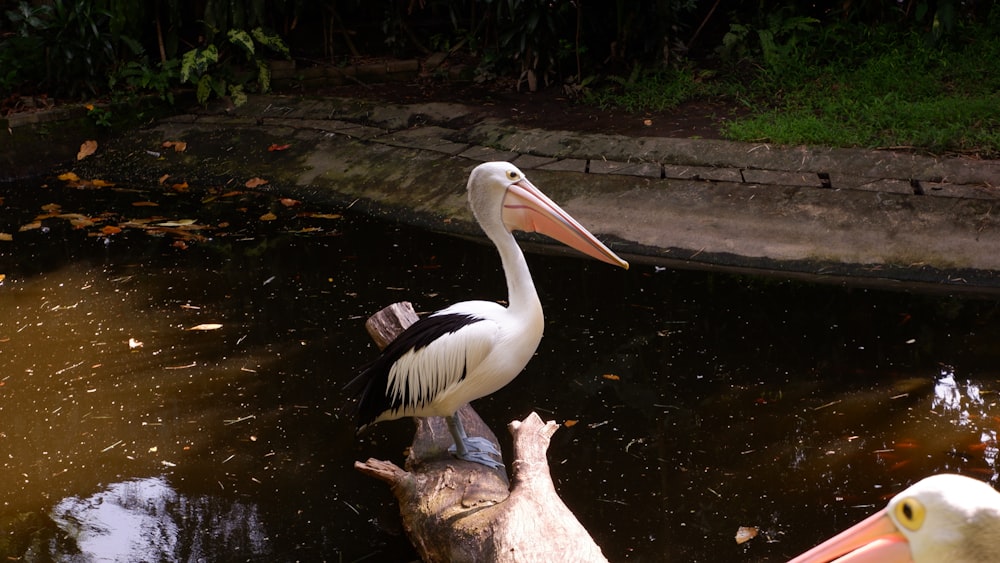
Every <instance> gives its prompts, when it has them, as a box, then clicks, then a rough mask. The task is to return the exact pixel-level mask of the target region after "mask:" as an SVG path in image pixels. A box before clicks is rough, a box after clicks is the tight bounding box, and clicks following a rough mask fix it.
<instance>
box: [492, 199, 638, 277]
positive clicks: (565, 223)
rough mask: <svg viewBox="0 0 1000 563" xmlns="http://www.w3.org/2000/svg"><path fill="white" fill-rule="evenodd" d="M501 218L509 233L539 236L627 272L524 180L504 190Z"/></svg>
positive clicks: (563, 212) (617, 260)
mask: <svg viewBox="0 0 1000 563" xmlns="http://www.w3.org/2000/svg"><path fill="white" fill-rule="evenodd" d="M501 217H502V218H503V222H504V225H506V226H507V228H508V229H510V230H519V231H525V232H529V233H530V232H536V233H542V234H543V235H548V236H550V237H552V238H554V239H556V240H557V241H559V242H561V243H563V244H565V245H566V246H569V247H571V248H575V249H577V250H579V251H580V252H582V253H584V254H586V255H587V256H590V257H592V258H596V259H598V260H600V261H602V262H607V263H608V264H612V265H614V266H621V267H622V268H625V269H626V270H627V269H628V262H626V261H624V260H622V259H621V258H619V257H618V255H617V254H615V253H614V252H612V251H611V249H610V248H608V247H606V246H604V244H603V243H601V241H599V240H597V238H596V237H594V235H592V234H590V231H588V230H587V229H585V228H584V227H583V225H581V224H580V223H577V222H576V219H573V218H572V217H570V215H569V214H568V213H566V212H565V211H563V210H562V208H561V207H559V206H558V205H556V203H555V202H554V201H552V200H551V199H549V197H548V196H546V195H545V194H543V193H542V192H541V190H539V189H538V188H536V187H535V186H534V185H532V183H531V182H529V181H528V180H521V181H519V182H517V183H515V184H511V185H510V186H509V187H508V188H507V193H506V194H505V195H504V199H503V211H502V212H501Z"/></svg>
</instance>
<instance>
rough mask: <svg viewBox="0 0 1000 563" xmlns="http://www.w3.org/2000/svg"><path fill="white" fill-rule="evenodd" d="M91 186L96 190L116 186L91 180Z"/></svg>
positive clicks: (112, 183) (111, 183) (102, 181)
mask: <svg viewBox="0 0 1000 563" xmlns="http://www.w3.org/2000/svg"><path fill="white" fill-rule="evenodd" d="M90 185H92V186H94V187H95V188H110V187H112V186H114V185H115V183H114V182H105V181H104V180H91V181H90Z"/></svg>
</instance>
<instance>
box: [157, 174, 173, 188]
mask: <svg viewBox="0 0 1000 563" xmlns="http://www.w3.org/2000/svg"><path fill="white" fill-rule="evenodd" d="M169 177H170V174H164V175H163V176H160V179H159V180H157V182H158V183H159V184H161V185H162V184H163V183H164V182H166V181H167V178H169Z"/></svg>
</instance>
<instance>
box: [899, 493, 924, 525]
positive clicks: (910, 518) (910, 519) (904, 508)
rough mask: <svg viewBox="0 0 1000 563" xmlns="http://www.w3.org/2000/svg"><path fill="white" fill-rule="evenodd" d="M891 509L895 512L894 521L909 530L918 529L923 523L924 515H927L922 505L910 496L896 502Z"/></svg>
mask: <svg viewBox="0 0 1000 563" xmlns="http://www.w3.org/2000/svg"><path fill="white" fill-rule="evenodd" d="M893 511H894V512H895V513H896V521H897V522H899V523H900V525H901V526H903V527H904V528H906V529H907V530H910V531H911V532H915V531H917V530H919V529H920V527H921V526H923V525H924V517H925V516H927V511H926V510H925V509H924V505H923V504H922V503H921V502H920V501H919V500H917V499H915V498H912V497H911V498H905V499H903V500H902V501H900V502H899V503H897V504H896V508H894V509H893Z"/></svg>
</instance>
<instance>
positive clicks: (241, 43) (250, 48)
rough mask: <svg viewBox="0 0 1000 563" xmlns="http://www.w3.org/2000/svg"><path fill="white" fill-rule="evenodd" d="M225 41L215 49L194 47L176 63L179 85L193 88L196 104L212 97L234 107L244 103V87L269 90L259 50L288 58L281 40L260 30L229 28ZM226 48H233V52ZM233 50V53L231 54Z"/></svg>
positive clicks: (269, 81) (262, 90)
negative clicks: (190, 85) (188, 84)
mask: <svg viewBox="0 0 1000 563" xmlns="http://www.w3.org/2000/svg"><path fill="white" fill-rule="evenodd" d="M226 39H227V41H226V42H224V43H223V44H221V45H220V46H218V47H217V46H216V45H214V44H212V45H208V46H207V47H204V48H194V49H191V50H189V51H188V52H186V53H184V55H183V56H182V57H181V63H180V81H181V83H182V84H185V83H190V84H194V85H195V95H196V97H197V98H198V103H201V104H205V103H207V102H208V100H209V99H210V98H211V97H212V96H213V95H214V96H215V97H219V98H222V97H225V96H229V97H230V99H231V101H232V102H233V104H235V105H236V106H240V105H243V104H244V103H246V99H247V94H246V89H247V86H248V85H250V84H252V83H254V82H256V89H257V90H258V91H260V92H267V91H269V90H270V89H271V71H270V69H269V68H268V66H267V61H266V59H265V58H264V56H263V53H262V51H263V50H264V49H261V48H262V47H266V48H267V50H270V51H273V52H276V53H279V54H281V55H284V56H285V57H288V56H290V54H289V50H288V47H287V46H286V45H285V43H284V41H282V39H281V38H280V37H279V36H277V35H276V34H274V33H269V32H267V31H265V30H263V29H261V28H255V29H253V30H252V31H250V32H247V31H245V30H241V29H230V30H229V31H228V32H227V33H226ZM229 47H235V50H233V49H230V48H229ZM234 51H235V52H234Z"/></svg>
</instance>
